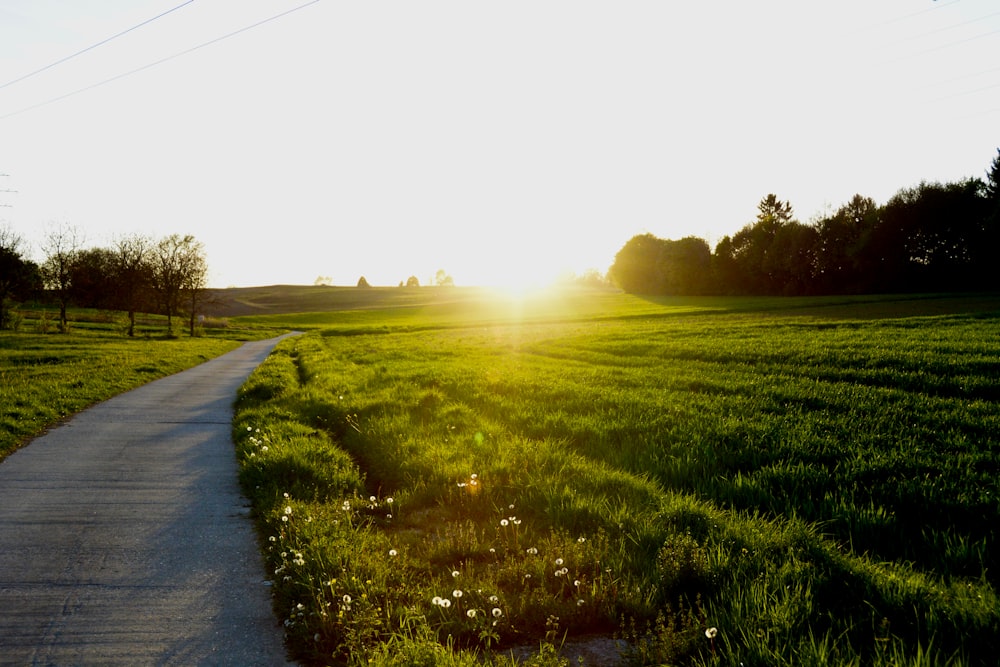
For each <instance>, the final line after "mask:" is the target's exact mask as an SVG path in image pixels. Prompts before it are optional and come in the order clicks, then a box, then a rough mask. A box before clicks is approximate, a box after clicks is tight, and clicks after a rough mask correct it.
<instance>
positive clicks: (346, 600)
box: [344, 595, 351, 604]
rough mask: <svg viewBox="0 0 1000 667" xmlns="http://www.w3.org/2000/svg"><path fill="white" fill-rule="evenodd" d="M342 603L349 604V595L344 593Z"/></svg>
mask: <svg viewBox="0 0 1000 667" xmlns="http://www.w3.org/2000/svg"><path fill="white" fill-rule="evenodd" d="M344 604H351V596H350V595H344Z"/></svg>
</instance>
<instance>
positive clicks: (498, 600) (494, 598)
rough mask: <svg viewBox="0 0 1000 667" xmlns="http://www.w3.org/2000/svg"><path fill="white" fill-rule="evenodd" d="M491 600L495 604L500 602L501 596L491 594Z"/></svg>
mask: <svg viewBox="0 0 1000 667" xmlns="http://www.w3.org/2000/svg"><path fill="white" fill-rule="evenodd" d="M490 602H492V603H493V604H496V603H497V602H500V598H498V597H497V596H495V595H491V596H490Z"/></svg>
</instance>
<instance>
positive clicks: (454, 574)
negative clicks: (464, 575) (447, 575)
mask: <svg viewBox="0 0 1000 667" xmlns="http://www.w3.org/2000/svg"><path fill="white" fill-rule="evenodd" d="M459 574H460V572H459V571H458V570H452V571H451V576H452V577H458V575H459Z"/></svg>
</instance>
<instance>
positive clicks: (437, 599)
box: [431, 595, 441, 607]
mask: <svg viewBox="0 0 1000 667" xmlns="http://www.w3.org/2000/svg"><path fill="white" fill-rule="evenodd" d="M431 604H432V605H434V606H435V607H437V606H440V604H441V598H440V597H439V596H437V595H435V596H434V599H433V600H431Z"/></svg>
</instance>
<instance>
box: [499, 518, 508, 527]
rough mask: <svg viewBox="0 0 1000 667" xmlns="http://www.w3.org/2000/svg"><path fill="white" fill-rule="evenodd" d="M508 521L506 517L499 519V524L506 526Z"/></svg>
mask: <svg viewBox="0 0 1000 667" xmlns="http://www.w3.org/2000/svg"><path fill="white" fill-rule="evenodd" d="M508 523H509V522H508V521H507V519H500V525H501V526H504V527H506V526H507V524H508Z"/></svg>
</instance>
